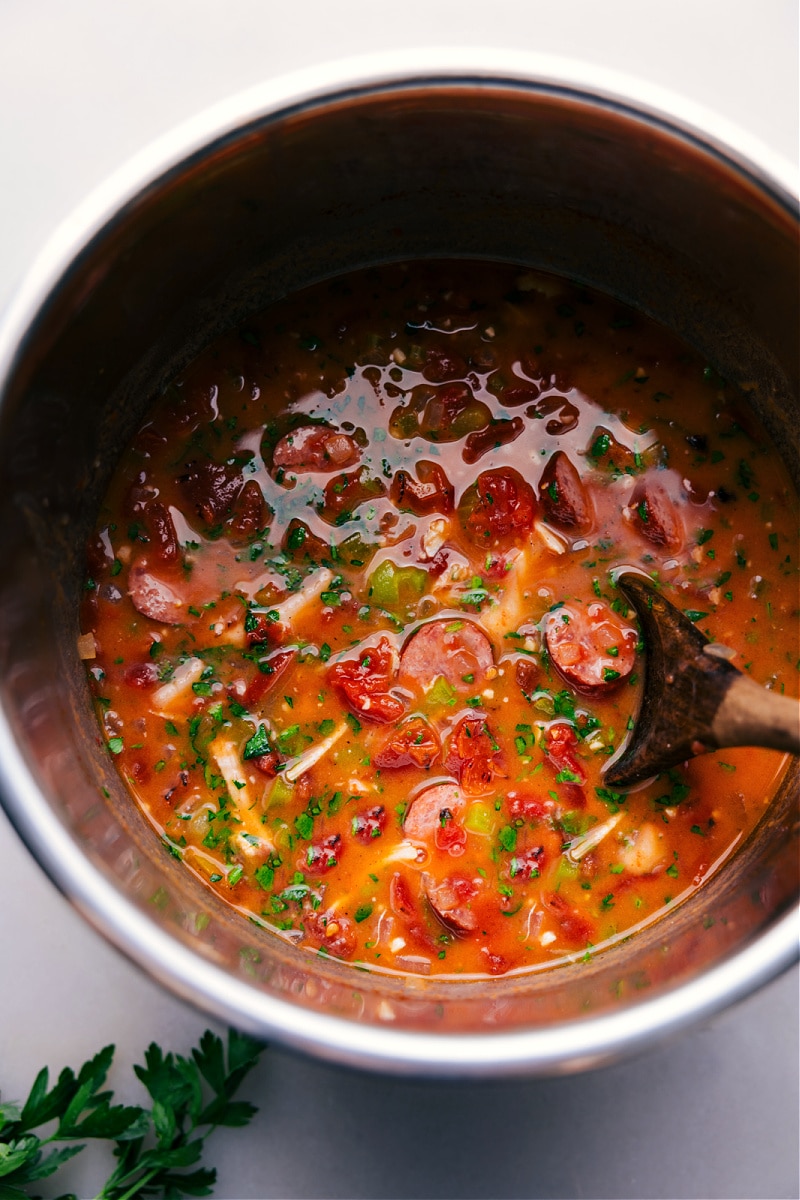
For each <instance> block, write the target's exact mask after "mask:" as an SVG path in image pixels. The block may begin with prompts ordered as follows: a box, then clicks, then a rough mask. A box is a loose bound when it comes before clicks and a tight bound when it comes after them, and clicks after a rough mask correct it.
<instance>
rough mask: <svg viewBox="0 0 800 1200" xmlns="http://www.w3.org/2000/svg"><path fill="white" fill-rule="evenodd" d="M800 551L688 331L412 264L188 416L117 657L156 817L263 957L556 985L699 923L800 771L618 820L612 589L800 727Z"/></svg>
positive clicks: (155, 507) (103, 593)
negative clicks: (724, 872)
mask: <svg viewBox="0 0 800 1200" xmlns="http://www.w3.org/2000/svg"><path fill="white" fill-rule="evenodd" d="M796 527H797V498H796V496H795V494H794V491H793V490H792V487H791V485H790V483H789V480H788V477H787V474H786V472H785V469H784V467H783V465H782V463H781V460H780V458H779V456H778V454H777V452H776V450H775V448H774V446H772V445H771V444H770V443H769V440H768V438H767V436H766V434H765V433H764V431H763V430H762V429H761V428H759V427H758V425H757V424H756V422H755V420H754V418H753V417H752V415H751V414H750V412H749V410H748V409H747V406H746V404H745V403H744V401H743V399H742V397H741V396H739V395H738V394H737V393H735V391H734V390H733V389H732V388H731V387H729V386H728V385H726V383H725V382H724V381H723V380H722V379H721V378H720V377H719V376H718V375H717V373H716V371H715V370H714V368H713V367H712V366H709V365H707V364H706V363H704V362H703V361H702V360H700V359H699V358H698V357H697V355H696V354H695V353H694V352H693V351H691V350H690V349H688V348H687V347H686V346H685V345H684V344H682V343H680V342H678V341H677V340H676V339H675V338H674V337H673V336H672V335H671V334H669V333H668V332H666V331H665V330H664V329H662V328H660V327H658V326H656V325H655V324H653V323H652V322H650V321H648V320H646V319H645V318H644V317H642V316H641V315H639V314H637V313H635V312H633V311H631V310H629V309H626V308H623V307H622V306H620V305H619V304H617V303H615V302H613V301H611V300H609V299H608V298H606V297H603V296H601V295H599V294H596V293H592V292H588V291H585V290H583V289H581V288H578V287H576V286H573V285H571V284H568V283H566V282H563V281H561V280H558V279H554V278H551V277H546V276H540V275H535V274H532V273H530V272H527V271H521V270H520V269H519V268H513V267H506V266H495V265H488V264H475V263H471V264H468V263H458V264H456V263H451V262H448V263H424V264H410V265H395V266H391V267H386V268H382V269H379V270H378V269H375V270H370V271H365V272H362V273H359V274H355V275H352V276H349V277H347V278H340V279H337V280H334V281H333V282H327V283H324V284H321V285H318V286H316V287H314V288H312V289H309V290H308V291H306V292H303V293H301V294H298V295H296V296H293V297H291V298H289V299H287V300H285V301H283V302H282V303H280V304H277V305H275V306H274V307H272V308H270V309H269V310H268V311H266V312H265V313H263V314H262V315H260V316H258V317H256V318H253V319H252V320H251V321H250V322H249V323H248V324H247V326H246V327H243V328H240V329H237V330H235V331H233V332H231V333H230V334H228V335H226V336H223V337H221V338H219V339H218V340H217V341H215V342H214V343H213V344H212V345H210V346H209V347H208V348H207V349H206V350H205V351H204V352H203V354H202V355H201V356H200V357H199V358H198V359H197V360H196V361H195V362H194V363H193V364H192V365H191V366H190V367H188V368H187V369H186V370H185V371H184V372H183V373H182V374H181V375H180V376H179V377H178V378H177V379H176V380H175V381H174V382H173V383H172V385H171V386H170V387H169V388H168V389H167V390H166V392H165V393H164V395H163V396H161V397H160V398H159V399H158V400H157V401H156V402H155V404H154V406H153V408H152V409H151V411H150V412H149V414H148V416H147V418H146V419H145V421H144V423H143V424H142V426H141V428H140V430H139V432H138V433H137V435H136V437H135V438H134V439H133V442H132V444H131V446H130V447H129V448H128V450H127V451H126V452H125V454H124V456H123V458H122V461H121V462H120V464H119V467H118V469H117V471H116V473H115V475H114V478H113V481H112V484H111V487H110V489H109V492H108V495H107V498H106V501H105V503H104V505H103V508H102V511H101V513H100V515H99V519H98V523H97V534H96V537H95V538H94V539H93V541H92V544H91V546H90V548H89V561H88V576H87V582H86V600H85V605H84V612H83V630H84V631H85V634H84V636H83V637H82V639H81V652H82V654H83V655H84V657H86V658H87V667H88V669H89V675H90V682H91V687H92V690H93V693H94V695H95V697H96V704H97V712H98V717H99V720H100V722H101V725H102V728H103V731H104V736H105V739H106V741H107V744H108V748H109V751H110V753H111V755H112V756H113V758H114V761H115V764H116V766H117V768H118V769H119V771H120V773H121V775H122V778H123V780H124V781H125V783H126V785H127V787H128V789H129V791H130V793H131V795H132V796H133V798H134V799H135V801H136V803H138V804H139V805H140V806H141V808H142V809H143V811H144V812H145V813H146V814H147V816H148V818H149V819H150V821H151V822H152V824H153V826H154V828H155V829H156V830H157V831H158V833H159V834H160V835H161V836H162V838H163V841H164V843H165V846H166V847H167V849H168V850H169V851H170V852H171V853H173V854H174V855H175V856H176V857H179V858H181V859H182V860H183V862H184V863H185V865H186V867H187V869H189V870H191V871H193V872H195V873H196V874H197V875H199V876H200V877H201V878H202V879H203V881H204V882H205V883H206V884H207V886H208V887H210V888H211V889H213V890H214V892H215V893H216V894H217V895H218V896H219V897H221V898H222V899H224V900H225V901H226V902H227V903H229V904H231V905H233V906H234V907H235V908H237V909H238V910H239V911H240V912H241V913H242V914H244V915H246V916H247V917H249V918H251V919H252V920H254V921H255V922H256V923H260V924H262V925H263V926H264V928H265V930H271V931H274V932H276V933H277V934H279V935H280V936H282V937H285V938H287V939H290V940H291V941H293V942H296V943H298V944H299V945H301V946H303V947H305V948H307V949H309V950H310V951H313V952H319V953H326V954H329V955H331V956H333V957H338V958H341V959H345V960H347V961H349V962H353V963H358V964H359V965H365V966H368V967H370V968H375V969H379V970H381V969H387V970H394V971H400V972H414V973H419V974H434V973H435V974H437V975H440V976H443V977H446V976H448V975H449V976H453V977H458V978H464V977H469V976H476V975H477V976H485V975H498V974H504V973H507V972H509V971H518V970H530V969H538V968H541V967H546V966H551V965H553V964H557V963H563V962H565V961H569V960H574V959H576V958H585V957H586V956H587V955H591V954H593V953H595V952H597V951H598V950H600V949H601V948H603V947H605V946H608V945H609V944H611V943H613V942H614V941H615V940H617V939H619V938H620V937H623V936H627V935H629V934H630V933H631V932H632V931H633V930H635V929H637V928H640V927H641V926H642V925H644V924H646V923H650V922H652V921H653V920H655V919H657V918H660V917H662V916H664V915H665V914H666V913H668V912H669V911H671V910H672V909H674V907H675V906H676V905H677V904H678V903H680V901H682V900H683V899H685V898H686V896H688V895H689V894H691V892H692V891H693V890H695V889H696V888H698V887H699V886H701V885H702V883H703V881H704V880H705V879H707V878H708V877H709V876H710V875H711V874H712V873H713V872H714V871H716V870H717V869H718V868H719V866H720V865H721V864H722V863H723V862H724V860H725V859H726V858H727V857H728V856H729V855H730V854H731V853H732V851H733V850H734V849H735V847H736V846H737V845H738V844H740V843H741V842H742V840H743V839H744V838H745V837H746V836H747V834H748V833H749V831H750V830H751V829H752V828H753V826H754V825H755V823H756V822H757V821H758V819H759V817H760V816H761V815H762V813H763V812H764V810H765V807H766V805H768V804H769V801H770V797H771V796H772V795H773V793H774V791H775V788H776V786H777V784H778V782H779V779H780V776H781V774H782V771H783V768H784V766H785V760H784V758H783V757H782V756H781V755H779V754H777V753H775V752H770V751H766V750H752V749H748V750H726V751H724V752H718V753H711V754H707V755H705V756H703V757H701V758H697V759H694V760H693V761H691V762H690V763H688V764H686V765H685V766H684V767H683V768H680V769H677V770H675V771H672V772H669V774H668V775H664V776H661V777H659V778H658V779H656V780H655V781H653V782H652V783H650V784H648V785H646V786H644V787H641V788H639V789H637V790H632V791H631V792H630V793H628V794H620V793H616V792H613V791H611V790H610V789H608V788H606V787H605V786H604V782H603V768H604V767H605V765H606V764H607V762H608V761H609V757H610V756H611V755H613V754H614V753H615V752H616V751H617V750H618V749H619V748H620V746H621V745H622V744H623V742H624V740H625V738H626V734H627V731H628V730H629V729H630V728H631V727H632V723H633V720H634V717H635V713H636V709H637V704H638V701H639V694H640V677H641V667H642V654H643V653H644V648H643V646H642V643H641V641H640V639H639V633H638V630H637V626H636V622H635V618H634V615H633V613H632V612H629V611H628V608H627V607H626V605H625V602H624V600H623V599H622V597H621V595H620V594H619V593H618V592H617V590H616V589H615V586H614V583H613V577H612V572H613V570H614V569H615V568H618V567H620V566H622V565H628V566H635V567H638V568H640V569H643V570H645V571H646V572H647V573H648V574H649V575H650V576H651V577H652V578H653V580H654V581H655V582H656V583H657V584H658V585H659V586H660V587H661V588H662V589H663V591H664V594H665V595H666V596H667V597H668V598H669V599H670V600H672V601H673V602H674V603H676V604H677V605H678V606H679V607H680V608H681V609H683V610H684V611H686V612H688V613H689V614H690V616H691V618H692V619H693V620H694V621H695V622H696V623H697V625H698V628H700V629H702V630H703V631H704V632H705V633H707V635H708V636H709V637H710V638H711V639H712V640H714V641H718V642H723V643H725V644H726V645H728V646H730V647H732V648H733V649H734V650H735V651H736V652H737V659H736V661H737V664H738V665H739V666H741V667H742V668H743V669H744V670H745V671H746V672H748V673H749V674H751V675H752V676H753V678H754V679H756V680H757V681H758V682H759V683H761V684H764V685H765V686H768V687H771V688H777V689H779V690H781V691H783V690H786V691H787V692H789V693H790V694H796V688H797V683H796V680H797V669H798V662H797V637H796V635H797V563H796V557H795V541H794V535H795V531H796ZM86 635H89V636H88V637H87V636H86ZM265 936H269V934H265Z"/></svg>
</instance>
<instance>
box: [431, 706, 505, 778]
mask: <svg viewBox="0 0 800 1200" xmlns="http://www.w3.org/2000/svg"><path fill="white" fill-rule="evenodd" d="M445 766H446V767H447V770H448V771H452V772H453V774H454V775H456V776H457V777H458V780H459V783H460V784H461V787H462V789H463V790H464V791H465V792H467V793H468V794H469V795H471V796H483V795H486V793H487V792H490V791H491V790H492V787H493V784H494V780H495V779H497V778H500V779H505V777H506V772H505V770H504V769H503V765H502V756H501V753H500V747H499V745H498V743H497V741H496V739H495V737H494V735H493V733H492V732H491V730H490V728H489V725H488V722H487V721H486V719H485V718H484V717H477V716H476V717H462V719H461V720H460V721H459V723H458V725H457V726H456V727H455V729H454V730H453V733H452V735H451V737H450V743H449V746H448V749H447V757H446V759H445Z"/></svg>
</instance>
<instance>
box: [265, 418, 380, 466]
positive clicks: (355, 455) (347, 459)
mask: <svg viewBox="0 0 800 1200" xmlns="http://www.w3.org/2000/svg"><path fill="white" fill-rule="evenodd" d="M360 457H361V451H360V449H359V447H358V443H357V442H356V441H354V439H353V438H351V437H350V436H349V434H346V433H339V431H338V430H336V429H331V428H330V426H328V425H301V426H300V427H299V428H298V429H293V430H292V431H291V433H287V434H285V435H284V436H283V437H282V438H281V439H280V441H279V442H278V444H277V445H276V447H275V450H274V451H273V455H272V465H273V467H283V468H287V467H288V468H291V470H293V471H341V470H342V469H343V468H344V467H352V466H354V465H355V463H357V462H358V460H359V458H360Z"/></svg>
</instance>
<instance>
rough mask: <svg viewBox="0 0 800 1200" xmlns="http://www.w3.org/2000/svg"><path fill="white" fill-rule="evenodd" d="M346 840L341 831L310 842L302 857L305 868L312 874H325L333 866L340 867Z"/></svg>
mask: <svg viewBox="0 0 800 1200" xmlns="http://www.w3.org/2000/svg"><path fill="white" fill-rule="evenodd" d="M343 850H344V842H343V841H342V836H341V834H339V833H332V834H330V835H329V836H328V837H326V838H322V839H321V840H320V841H317V842H310V843H309V845H308V846H307V847H306V850H305V853H304V854H303V857H302V863H303V869H304V870H307V871H310V872H311V874H312V875H324V874H325V872H326V871H330V869H331V867H338V865H339V863H340V861H341V858H342V852H343Z"/></svg>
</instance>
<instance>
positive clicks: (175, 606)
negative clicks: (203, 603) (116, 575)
mask: <svg viewBox="0 0 800 1200" xmlns="http://www.w3.org/2000/svg"><path fill="white" fill-rule="evenodd" d="M128 594H129V596H130V598H131V603H132V604H133V607H134V608H135V609H136V611H137V612H140V613H141V614H142V616H143V617H149V618H150V620H151V621H160V622H161V623H162V624H164V625H180V624H181V622H182V621H184V620H185V617H186V612H185V601H184V600H183V599H182V597H181V596H180V595H179V594H178V592H177V591H176V590H175V589H174V588H172V587H170V585H169V584H168V583H165V582H164V580H163V579H159V578H158V576H157V575H154V574H153V573H152V572H151V571H150V569H149V566H148V562H147V559H146V558H137V559H136V560H135V561H134V563H133V565H132V567H131V569H130V573H129V575H128Z"/></svg>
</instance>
